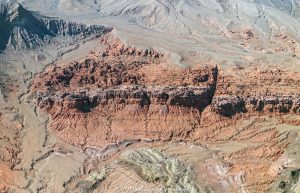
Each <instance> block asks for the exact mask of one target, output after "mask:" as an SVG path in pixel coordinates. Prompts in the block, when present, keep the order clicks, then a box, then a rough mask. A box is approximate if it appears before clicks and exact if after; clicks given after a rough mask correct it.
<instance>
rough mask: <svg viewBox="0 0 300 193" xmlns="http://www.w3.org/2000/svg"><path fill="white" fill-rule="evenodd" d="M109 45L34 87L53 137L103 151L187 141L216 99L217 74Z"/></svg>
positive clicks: (40, 78) (50, 70) (48, 72)
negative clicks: (135, 143) (131, 143)
mask: <svg viewBox="0 0 300 193" xmlns="http://www.w3.org/2000/svg"><path fill="white" fill-rule="evenodd" d="M108 38H112V37H103V38H102V39H101V41H100V44H102V45H103V48H104V50H101V51H99V52H98V53H96V52H95V53H91V54H90V56H89V57H88V58H87V59H84V60H82V61H78V62H74V63H72V64H68V65H56V66H53V67H49V68H48V69H46V70H45V72H44V73H42V74H40V75H38V76H37V77H36V78H35V79H34V81H33V82H32V90H33V92H35V93H36V99H37V104H38V106H39V108H40V109H43V110H45V111H46V112H48V113H49V114H50V115H51V121H50V124H49V127H50V129H51V130H52V131H54V132H55V133H56V134H57V135H58V136H60V137H61V138H63V139H64V140H65V141H67V142H69V143H72V144H77V145H88V146H98V147H99V146H104V145H105V144H108V143H117V142H118V141H124V140H131V139H138V140H140V139H142V140H159V139H160V140H171V139H176V138H177V139H178V140H181V139H183V138H186V137H188V135H189V133H191V131H192V130H193V129H194V128H195V126H196V125H198V124H199V123H200V117H201V112H202V111H203V110H204V109H205V108H206V107H207V106H208V105H209V104H210V103H211V100H212V97H213V96H214V92H215V88H216V82H217V75H218V70H217V68H216V67H198V68H196V67H195V68H193V69H192V68H191V69H185V68H179V67H175V66H171V65H170V64H167V63H166V60H165V57H164V56H163V54H160V53H159V52H157V51H155V50H153V49H146V50H142V49H138V48H134V47H130V46H126V45H124V44H123V43H122V42H120V41H119V40H117V39H114V38H113V39H110V40H109V41H107V40H108ZM150 68H153V69H154V70H158V71H164V74H160V75H159V76H158V75H157V74H156V73H157V72H156V71H151V70H149V69H150ZM174 70H175V72H176V73H174Z"/></svg>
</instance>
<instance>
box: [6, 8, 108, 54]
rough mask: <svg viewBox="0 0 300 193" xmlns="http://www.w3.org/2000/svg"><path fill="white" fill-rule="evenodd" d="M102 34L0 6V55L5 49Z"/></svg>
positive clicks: (100, 28) (101, 29)
mask: <svg viewBox="0 0 300 193" xmlns="http://www.w3.org/2000/svg"><path fill="white" fill-rule="evenodd" d="M105 30H106V28H105V27H103V26H96V25H91V26H87V25H83V24H78V23H75V22H68V21H64V20H58V19H53V18H46V17H41V16H39V15H36V14H34V13H32V12H30V11H28V10H26V9H25V8H24V7H23V6H22V5H20V4H18V3H16V2H13V3H3V2H2V3H1V4H0V51H3V50H4V49H5V48H6V47H11V48H14V49H27V48H29V49H32V48H36V47H40V46H43V45H44V44H45V43H51V41H52V39H53V38H54V37H58V36H68V37H74V36H76V37H77V38H78V39H80V38H86V37H87V36H90V35H92V34H95V35H96V34H103V33H104V31H105Z"/></svg>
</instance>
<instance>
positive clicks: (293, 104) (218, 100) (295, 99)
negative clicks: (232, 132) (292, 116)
mask: <svg viewBox="0 0 300 193" xmlns="http://www.w3.org/2000/svg"><path fill="white" fill-rule="evenodd" d="M212 107H213V110H214V111H215V112H217V113H219V114H221V115H224V116H233V115H235V114H237V113H246V112H270V113H272V112H278V113H289V112H291V113H299V112H300V96H282V95H273V96H272V95H265V96H264V95H261V96H259V95H258V96H255V95H254V96H241V97H239V96H217V97H215V98H214V100H213V102H212Z"/></svg>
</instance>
